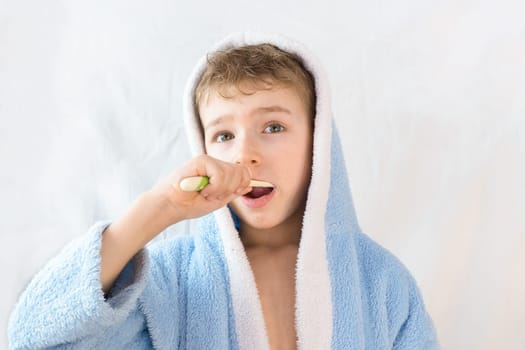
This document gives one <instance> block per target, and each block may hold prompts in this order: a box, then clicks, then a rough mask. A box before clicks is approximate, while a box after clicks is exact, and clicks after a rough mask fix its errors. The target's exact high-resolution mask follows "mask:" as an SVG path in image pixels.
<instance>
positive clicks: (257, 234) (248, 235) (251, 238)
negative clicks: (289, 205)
mask: <svg viewBox="0 0 525 350" xmlns="http://www.w3.org/2000/svg"><path fill="white" fill-rule="evenodd" d="M303 213H304V208H303V209H302V210H299V213H297V214H296V215H292V216H291V217H290V218H288V220H286V221H285V222H283V223H281V224H280V225H278V226H275V227H271V228H264V229H261V228H256V227H252V226H250V225H248V224H245V223H241V227H240V232H239V234H240V238H241V241H242V243H243V245H244V247H245V249H253V248H270V249H273V248H281V247H285V246H289V245H293V246H295V247H299V242H300V241H301V229H302V224H303Z"/></svg>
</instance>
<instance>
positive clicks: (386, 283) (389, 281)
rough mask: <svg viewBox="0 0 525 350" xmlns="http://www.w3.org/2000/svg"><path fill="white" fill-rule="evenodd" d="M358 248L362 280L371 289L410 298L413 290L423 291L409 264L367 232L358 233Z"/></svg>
mask: <svg viewBox="0 0 525 350" xmlns="http://www.w3.org/2000/svg"><path fill="white" fill-rule="evenodd" d="M356 251H357V255H358V261H359V270H360V277H361V281H362V282H363V284H364V285H365V286H366V288H368V289H369V292H370V293H374V294H378V293H379V294H382V296H383V297H384V298H385V299H397V300H398V301H401V300H404V301H406V302H408V299H409V298H410V295H411V294H413V293H416V294H418V293H419V292H418V286H417V282H416V280H415V279H414V277H413V276H412V274H411V273H410V271H409V269H408V268H407V267H406V266H405V264H404V263H403V262H402V261H401V260H400V259H399V258H398V257H396V256H395V255H394V254H393V253H392V252H390V251H389V250H388V249H386V248H385V247H383V246H381V245H380V244H379V243H377V242H376V241H374V240H373V239H371V238H370V237H368V236H367V235H366V234H363V233H359V234H358V235H357V236H356ZM407 306H408V305H407Z"/></svg>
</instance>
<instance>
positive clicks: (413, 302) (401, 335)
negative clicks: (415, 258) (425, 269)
mask: <svg viewBox="0 0 525 350" xmlns="http://www.w3.org/2000/svg"><path fill="white" fill-rule="evenodd" d="M408 298H409V300H408V317H407V318H406V320H405V321H404V323H403V325H402V326H401V328H400V329H399V332H398V334H397V336H396V339H395V341H394V346H393V349H394V350H439V349H440V348H441V347H440V344H439V342H438V340H437V336H436V331H435V328H434V325H433V323H432V319H431V318H430V316H429V314H428V313H427V311H426V309H425V305H424V303H423V298H422V297H421V293H420V291H419V288H418V287H417V285H416V281H415V280H414V279H413V277H412V276H409V289H408Z"/></svg>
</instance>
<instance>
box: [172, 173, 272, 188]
mask: <svg viewBox="0 0 525 350" xmlns="http://www.w3.org/2000/svg"><path fill="white" fill-rule="evenodd" d="M209 181H210V179H209V178H208V177H207V176H191V177H186V178H184V179H182V181H181V182H180V184H179V187H180V189H181V190H183V191H185V192H197V191H200V190H202V189H203V188H204V187H206V185H207V184H208V183H209ZM250 187H273V185H272V184H271V183H269V182H266V181H259V180H251V181H250Z"/></svg>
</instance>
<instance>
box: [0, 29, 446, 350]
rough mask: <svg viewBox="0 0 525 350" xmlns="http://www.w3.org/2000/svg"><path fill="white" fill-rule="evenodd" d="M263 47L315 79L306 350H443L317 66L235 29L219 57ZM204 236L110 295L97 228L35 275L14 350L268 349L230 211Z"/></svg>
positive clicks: (300, 268)
mask: <svg viewBox="0 0 525 350" xmlns="http://www.w3.org/2000/svg"><path fill="white" fill-rule="evenodd" d="M262 42H267V43H271V44H274V45H276V46H278V47H280V48H281V49H283V50H287V51H290V52H294V53H296V54H298V55H299V56H300V57H301V58H302V59H303V61H304V64H305V67H306V68H307V69H308V70H309V71H310V72H311V73H312V75H313V77H314V80H315V89H316V90H315V92H316V119H315V128H314V142H313V161H312V178H311V181H310V187H309V190H308V198H307V202H306V209H305V213H304V219H303V229H302V233H301V241H300V244H299V250H298V257H297V265H296V281H295V282H296V305H295V314H296V315H295V323H296V331H297V338H298V339H297V347H298V348H299V349H315V350H318V349H373V350H379V349H422V350H423V349H424V350H429V349H439V345H438V341H437V339H436V334H435V330H434V327H433V324H432V320H431V318H430V317H429V315H428V313H427V311H426V310H425V306H424V303H423V300H422V298H421V294H420V291H419V289H418V287H417V284H416V281H415V280H414V278H413V277H412V276H411V274H410V273H409V271H408V270H407V269H406V267H405V266H403V264H402V263H401V262H400V261H399V260H398V259H397V258H395V257H394V256H393V255H392V254H391V253H389V252H388V251H387V250H385V249H384V248H382V247H381V246H379V245H378V244H377V243H375V242H374V241H373V240H371V239H370V238H369V237H368V236H367V235H366V234H364V233H363V232H362V231H361V229H360V227H359V225H358V223H357V220H356V215H355V211H354V206H353V202H352V197H351V193H350V188H349V185H348V178H347V175H346V170H345V163H344V159H343V154H342V150H341V147H340V142H339V137H338V134H337V131H336V128H335V123H334V121H333V118H332V112H331V109H330V108H331V107H330V92H329V88H328V84H327V81H326V73H325V72H324V71H323V69H322V67H321V65H320V64H319V62H318V61H317V59H316V58H315V57H314V55H312V54H311V53H310V52H309V51H308V50H307V49H306V48H305V47H303V46H302V45H301V44H299V43H297V42H293V41H291V40H289V39H287V38H284V37H282V36H275V35H265V34H261V33H239V34H234V35H231V36H229V37H227V38H226V39H224V40H223V41H221V42H219V43H218V44H216V45H215V47H213V48H212V50H215V49H219V48H224V47H230V46H239V45H245V44H258V43H262ZM205 64H206V60H205V57H203V58H202V59H201V60H200V61H199V62H198V64H197V66H196V68H195V69H194V71H193V73H192V74H191V76H190V78H189V81H188V84H187V86H186V90H185V93H184V116H185V125H186V129H187V133H188V139H189V140H190V146H191V148H192V151H193V154H194V155H198V154H202V153H204V148H203V141H202V136H201V133H200V130H199V125H198V119H197V118H198V117H197V116H196V115H195V112H194V109H193V103H192V95H193V91H194V88H195V86H196V83H197V82H198V79H199V77H200V75H201V74H202V72H203V69H204V67H205ZM199 220H200V221H199V225H198V229H197V230H196V232H193V233H191V234H190V235H184V236H178V237H175V238H173V239H169V240H163V241H156V242H154V243H153V244H151V245H148V246H147V247H146V248H144V249H142V250H141V251H140V252H138V253H137V255H136V256H135V257H134V258H133V259H132V260H130V262H129V263H128V264H127V265H126V267H125V268H124V270H123V271H122V272H121V274H120V275H119V277H118V279H117V281H116V283H115V285H114V286H113V288H112V289H111V291H110V293H109V295H108V298H107V299H105V298H104V295H103V292H102V288H101V282H100V247H101V237H102V234H103V231H104V229H105V228H106V227H107V226H108V225H109V224H110V223H111V221H110V220H105V221H99V222H96V223H94V224H93V226H92V227H91V228H90V229H89V230H88V232H86V234H85V235H83V236H82V237H79V238H78V239H76V240H75V241H73V242H71V243H70V244H69V245H68V246H66V247H65V248H64V249H63V251H62V252H61V253H60V254H59V255H58V256H56V257H55V258H53V259H52V260H51V261H49V263H48V264H47V265H46V266H45V267H44V268H43V269H42V270H41V271H40V272H39V273H38V274H37V275H36V276H35V277H34V278H33V280H32V281H31V283H30V284H29V285H28V287H27V288H26V290H25V291H24V292H23V294H22V295H21V296H20V299H19V301H18V303H17V305H16V307H15V309H14V311H13V313H12V314H11V317H10V320H9V328H8V336H9V346H10V348H11V349H40V348H46V347H57V348H60V349H69V348H72V349H151V348H154V349H177V348H179V349H247V350H248V349H249V350H253V349H268V348H269V343H268V337H267V334H266V329H265V325H264V317H263V313H262V308H261V303H260V300H259V296H258V293H257V287H256V284H255V279H254V276H253V273H252V270H251V268H250V265H249V262H248V260H247V257H246V254H245V251H244V247H243V245H242V243H241V241H240V239H239V235H238V231H237V228H238V222H237V220H236V217H235V214H234V213H233V212H232V211H231V210H229V208H228V207H224V208H221V209H219V210H217V211H215V212H213V213H211V214H208V215H207V216H204V217H202V218H200V219H199Z"/></svg>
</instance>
